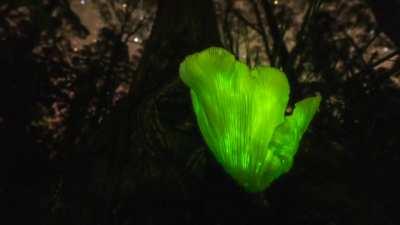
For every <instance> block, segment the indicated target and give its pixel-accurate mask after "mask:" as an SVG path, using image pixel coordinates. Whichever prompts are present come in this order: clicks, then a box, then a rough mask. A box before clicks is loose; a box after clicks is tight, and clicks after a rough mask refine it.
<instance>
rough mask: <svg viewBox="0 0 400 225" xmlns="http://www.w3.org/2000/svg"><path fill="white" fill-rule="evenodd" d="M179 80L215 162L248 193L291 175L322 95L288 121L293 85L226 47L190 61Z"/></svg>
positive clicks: (304, 104)
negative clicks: (186, 88)
mask: <svg viewBox="0 0 400 225" xmlns="http://www.w3.org/2000/svg"><path fill="white" fill-rule="evenodd" d="M180 77H181V79H182V80H183V82H184V83H185V84H186V85H187V86H189V87H190V89H191V96H192V102H193V107H194V112H195V114H196V118H197V122H198V125H199V127H200V130H201V133H202V135H203V137H204V139H205V141H206V143H207V145H208V146H209V148H210V149H211V151H212V152H213V154H214V156H215V158H216V159H217V160H218V162H219V163H221V164H222V166H223V167H224V168H225V170H226V171H227V172H228V173H229V174H230V175H231V176H232V177H233V178H234V179H235V180H236V181H237V182H238V183H239V184H240V185H242V186H243V187H244V188H245V190H247V191H251V192H257V191H263V190H264V189H265V188H266V187H268V186H269V185H270V184H271V182H272V181H273V180H275V179H276V178H278V177H279V176H280V175H282V174H283V173H285V172H287V171H288V170H289V169H290V168H291V166H292V163H293V157H294V155H295V154H296V151H297V148H298V146H299V143H300V140H301V137H302V135H303V133H304V131H305V130H306V128H307V127H308V125H309V123H310V121H311V119H312V118H313V116H314V114H315V113H316V111H317V109H318V106H319V103H320V100H321V98H320V96H316V97H311V98H306V99H304V100H302V101H300V102H298V103H297V104H295V109H294V111H293V113H292V115H290V116H285V110H286V106H287V103H288V99H289V84H288V81H287V78H286V76H285V74H284V73H283V72H281V71H280V70H278V69H275V68H272V67H264V66H259V67H256V68H254V69H249V68H248V67H247V65H245V64H243V63H241V62H239V61H236V60H235V57H234V56H233V55H232V54H230V53H229V52H228V51H226V50H224V49H222V48H215V47H212V48H209V49H206V50H204V51H202V52H200V53H196V54H193V55H190V56H188V57H187V58H186V59H185V60H184V61H183V62H182V63H181V65H180Z"/></svg>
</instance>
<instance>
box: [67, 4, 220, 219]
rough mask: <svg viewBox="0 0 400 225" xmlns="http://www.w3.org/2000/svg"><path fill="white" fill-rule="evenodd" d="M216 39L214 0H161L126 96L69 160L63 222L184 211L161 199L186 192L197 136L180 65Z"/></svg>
mask: <svg viewBox="0 0 400 225" xmlns="http://www.w3.org/2000/svg"><path fill="white" fill-rule="evenodd" d="M219 45H220V41H219V35H218V30H217V24H216V18H215V12H214V8H213V3H212V1H211V0H201V1H199V0H159V1H158V11H157V15H156V19H155V22H154V25H153V29H152V33H151V36H150V37H149V39H148V41H147V43H146V45H145V52H144V53H143V57H142V59H141V62H140V64H139V68H138V72H137V76H136V77H135V78H134V79H133V82H132V85H131V91H130V94H129V96H128V97H127V98H126V99H125V100H124V102H123V103H121V105H120V107H119V108H118V109H117V110H116V111H115V112H114V113H113V114H111V115H110V117H109V118H108V120H107V121H106V122H104V125H103V127H102V129H100V130H99V131H98V132H97V134H95V135H94V139H93V140H94V141H92V143H91V144H89V145H88V146H85V147H82V146H80V147H79V148H80V151H77V153H76V154H77V155H78V156H77V157H72V158H71V159H70V162H69V164H70V165H71V166H70V171H68V172H67V174H68V175H67V176H66V178H65V183H66V184H65V187H64V189H65V196H64V198H65V199H66V200H67V202H66V208H67V209H66V210H65V220H64V221H65V223H70V224H83V223H85V224H107V225H110V224H153V223H161V222H165V221H168V220H171V222H172V221H176V219H177V218H172V217H173V216H174V215H175V216H179V215H181V214H182V213H183V212H180V211H179V212H176V211H174V212H172V211H171V210H174V209H171V208H169V209H164V207H165V205H164V204H166V202H169V200H172V201H174V200H176V199H177V198H180V199H182V198H184V196H185V193H184V192H185V190H186V189H185V185H183V184H182V182H183V181H182V180H184V179H186V178H185V172H186V171H185V168H186V166H187V161H188V159H189V157H190V155H191V154H192V153H193V151H194V150H195V148H198V146H201V144H200V143H201V138H200V135H198V133H194V132H193V131H195V130H196V129H195V126H194V118H193V115H192V109H191V103H190V97H189V90H188V89H187V88H186V87H184V85H183V84H182V82H180V80H179V74H178V69H179V64H180V63H181V62H182V60H183V59H184V57H185V56H187V55H189V54H192V53H194V52H196V51H199V50H202V49H204V48H207V47H210V46H219ZM188 180H189V183H190V184H189V185H191V184H193V181H192V179H188ZM191 182H192V183H191ZM193 186H195V185H194V184H193ZM190 190H192V189H190ZM175 210H178V209H175ZM179 210H185V209H184V208H183V207H182V209H179Z"/></svg>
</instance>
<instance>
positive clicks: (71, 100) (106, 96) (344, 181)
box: [0, 0, 400, 225]
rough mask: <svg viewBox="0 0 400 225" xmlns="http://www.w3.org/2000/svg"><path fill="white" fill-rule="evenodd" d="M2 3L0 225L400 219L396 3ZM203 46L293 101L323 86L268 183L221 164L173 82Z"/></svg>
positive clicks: (387, 223) (399, 10)
mask: <svg viewBox="0 0 400 225" xmlns="http://www.w3.org/2000/svg"><path fill="white" fill-rule="evenodd" d="M78 5H80V6H78ZM79 7H81V8H79ZM82 7H83V8H82ZM85 7H90V8H85ZM94 13H95V14H94ZM0 15H1V16H0V66H1V68H0V154H1V155H0V167H1V168H0V173H1V176H0V202H1V203H0V204H1V208H2V209H1V214H3V215H2V216H1V217H0V223H1V224H36V221H37V220H38V219H39V220H40V224H44V225H45V224H57V225H63V224H65V225H67V224H68V225H70V224H93V225H100V224H105V225H117V224H118V225H130V224H207V225H211V224H215V225H222V224H282V225H283V224H293V225H299V224H305V225H306V224H307V225H308V224H326V225H336V224H337V225H339V224H384V225H392V224H399V219H398V212H399V210H398V200H399V198H398V192H399V188H400V186H399V184H398V179H399V171H400V170H399V169H400V168H399V167H400V166H399V165H400V153H399V152H400V135H399V127H400V93H399V87H400V78H399V75H400V57H399V48H400V2H399V1H398V0H385V1H378V0H375V1H373V0H371V1H363V0H351V1H344V0H337V1H332V0H308V1H306V0H302V1H300V0H299V1H284V0H280V1H269V0H258V1H256V0H241V1H238V0H236V1H228V0H226V1H223V0H215V1H211V0H201V1H200V0H158V1H155V0H153V1H149V0H148V1H136V0H126V1H122V0H115V1H111V0H105V1H101V0H92V1H89V0H86V1H83V2H82V1H77V0H76V1H75V0H70V1H68V0H58V1H57V0H2V1H1V2H0ZM93 15H97V16H93ZM84 18H86V19H85V21H86V22H85V21H84ZM89 39H90V40H89ZM92 39H93V40H92ZM210 46H223V47H225V48H227V49H228V50H230V51H231V52H233V53H234V54H235V55H236V56H237V57H238V58H240V59H241V60H242V61H245V62H247V63H248V64H250V65H255V64H270V65H273V66H276V67H279V68H281V69H282V70H283V71H285V73H286V74H287V76H288V78H289V80H290V85H291V89H292V91H291V102H290V106H292V105H293V103H294V102H295V101H297V100H298V99H301V98H303V97H306V96H310V95H314V94H315V93H320V94H321V95H322V98H323V100H322V103H321V107H320V111H319V113H318V114H317V116H316V117H315V119H314V120H313V122H312V124H311V126H310V128H309V130H308V131H307V132H306V134H305V135H304V138H303V141H302V143H301V147H300V148H299V151H298V154H297V156H296V160H295V163H294V166H293V168H292V169H291V171H290V172H289V173H287V174H285V175H284V176H282V177H281V178H279V179H278V180H277V181H275V182H274V183H273V184H272V185H271V187H269V188H268V189H267V190H265V191H264V192H263V193H257V194H254V193H253V194H250V193H246V192H244V191H243V190H242V189H241V188H240V187H239V186H238V185H237V184H236V183H234V182H233V181H232V180H231V178H230V177H229V176H228V175H227V174H226V173H225V172H224V170H223V169H222V168H221V166H220V165H218V164H217V163H216V161H215V160H214V158H213V156H212V155H211V153H210V151H209V150H208V149H207V146H206V145H205V143H204V142H203V139H202V137H201V135H200V133H199V131H198V128H197V125H196V122H195V118H194V115H193V111H192V108H191V102H190V96H189V90H188V89H187V87H185V86H184V85H183V83H182V82H181V81H180V80H179V77H178V66H179V63H180V62H181V61H182V60H183V58H184V57H185V56H186V55H189V54H192V53H194V52H197V51H200V50H202V49H204V48H207V47H210Z"/></svg>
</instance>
